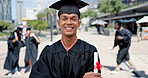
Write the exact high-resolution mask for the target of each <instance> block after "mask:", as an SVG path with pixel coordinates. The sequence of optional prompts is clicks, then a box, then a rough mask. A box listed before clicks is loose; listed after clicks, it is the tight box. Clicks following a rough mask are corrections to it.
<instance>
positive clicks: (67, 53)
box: [30, 0, 101, 78]
mask: <svg viewBox="0 0 148 78" xmlns="http://www.w3.org/2000/svg"><path fill="white" fill-rule="evenodd" d="M86 5H88V4H87V3H85V2H83V1H80V0H61V1H58V2H56V3H54V4H53V5H51V6H50V8H54V9H57V10H59V12H58V16H59V20H58V21H57V23H58V26H59V27H60V28H61V31H62V38H61V40H59V41H57V42H55V43H54V44H52V45H50V46H49V45H47V46H46V47H45V48H44V49H43V51H42V53H41V55H40V58H39V60H38V61H37V62H36V63H35V64H34V66H33V68H32V71H31V74H30V78H101V70H100V69H99V70H98V73H94V72H93V70H94V52H97V49H96V47H94V46H93V45H91V44H89V43H87V42H85V41H82V40H80V39H77V29H78V28H79V26H80V24H81V22H80V21H79V19H80V11H79V9H80V8H82V7H84V6H86ZM98 62H100V59H99V57H98Z"/></svg>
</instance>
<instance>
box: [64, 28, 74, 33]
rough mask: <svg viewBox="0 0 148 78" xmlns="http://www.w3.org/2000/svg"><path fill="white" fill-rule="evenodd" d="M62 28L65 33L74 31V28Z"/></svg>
mask: <svg viewBox="0 0 148 78" xmlns="http://www.w3.org/2000/svg"><path fill="white" fill-rule="evenodd" d="M64 28H65V30H66V31H67V32H71V31H72V30H73V29H74V27H64Z"/></svg>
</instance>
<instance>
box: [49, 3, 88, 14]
mask: <svg viewBox="0 0 148 78" xmlns="http://www.w3.org/2000/svg"><path fill="white" fill-rule="evenodd" d="M86 5H88V4H87V3H85V2H83V1H81V0H60V1H57V2H56V3H54V4H52V5H51V6H49V8H54V9H56V10H59V12H58V16H60V15H61V14H62V13H67V14H71V13H76V14H78V16H79V17H80V11H79V9H80V8H83V7H85V6H86Z"/></svg>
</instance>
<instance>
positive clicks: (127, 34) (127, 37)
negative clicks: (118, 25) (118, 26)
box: [123, 30, 132, 43]
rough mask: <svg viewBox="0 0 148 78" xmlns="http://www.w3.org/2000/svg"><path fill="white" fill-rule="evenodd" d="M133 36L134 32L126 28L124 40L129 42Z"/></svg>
mask: <svg viewBox="0 0 148 78" xmlns="http://www.w3.org/2000/svg"><path fill="white" fill-rule="evenodd" d="M131 37H132V33H131V32H130V31H128V30H124V35H123V40H124V42H126V43H128V42H129V40H130V39H131Z"/></svg>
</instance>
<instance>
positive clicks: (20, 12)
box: [17, 0, 24, 24]
mask: <svg viewBox="0 0 148 78" xmlns="http://www.w3.org/2000/svg"><path fill="white" fill-rule="evenodd" d="M23 3H24V2H23V0H17V24H21V23H22V18H23V17H24V15H23V14H24V7H23Z"/></svg>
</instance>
